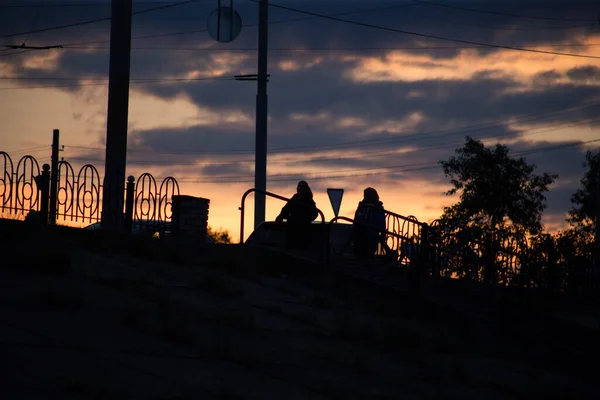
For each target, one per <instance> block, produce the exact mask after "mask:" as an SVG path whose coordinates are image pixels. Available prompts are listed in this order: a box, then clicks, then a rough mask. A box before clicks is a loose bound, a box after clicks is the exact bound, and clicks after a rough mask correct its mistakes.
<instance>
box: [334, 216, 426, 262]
mask: <svg viewBox="0 0 600 400" xmlns="http://www.w3.org/2000/svg"><path fill="white" fill-rule="evenodd" d="M337 221H346V222H350V223H351V224H352V225H355V224H360V225H363V226H367V227H373V228H374V226H372V225H371V224H369V223H367V222H364V221H355V220H353V219H352V218H348V217H343V216H341V215H340V216H337V217H334V218H332V219H331V220H330V221H329V223H328V228H327V230H328V232H329V240H327V244H326V246H327V247H326V249H327V250H326V254H327V264H328V265H329V264H331V254H332V250H333V249H332V245H331V226H332V224H334V223H336V222H337ZM382 233H384V234H385V235H386V237H385V241H384V242H380V243H378V245H383V244H386V247H387V248H384V249H385V251H386V252H391V253H394V252H395V253H396V254H397V256H398V261H400V260H402V259H403V258H404V257H406V256H407V255H406V254H404V251H405V250H404V248H403V246H402V244H401V243H409V244H411V245H413V244H415V242H414V240H413V238H412V237H408V236H404V235H402V234H399V233H396V232H390V231H388V230H386V231H384V232H382ZM350 235H352V230H351V231H350ZM390 238H393V239H395V240H394V243H399V245H398V246H397V247H390V246H389V245H387V243H389V239H390ZM351 239H352V238H351V237H349V238H348V240H347V242H350V240H351Z"/></svg>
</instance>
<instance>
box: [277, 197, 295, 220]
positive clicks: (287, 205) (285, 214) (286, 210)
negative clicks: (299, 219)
mask: <svg viewBox="0 0 600 400" xmlns="http://www.w3.org/2000/svg"><path fill="white" fill-rule="evenodd" d="M295 200H296V195H293V196H292V198H291V199H290V200H289V201H288V202H287V203H285V206H283V208H282V209H281V212H280V213H279V215H278V216H277V218H276V219H275V221H276V222H281V221H283V220H284V219H288V217H289V216H290V208H291V205H290V203H292V202H293V201H295Z"/></svg>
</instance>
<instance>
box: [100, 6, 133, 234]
mask: <svg viewBox="0 0 600 400" xmlns="http://www.w3.org/2000/svg"><path fill="white" fill-rule="evenodd" d="M132 8H133V6H132V0H112V2H111V22H110V66H109V76H108V114H107V121H106V159H105V165H104V185H103V189H102V229H108V230H122V229H123V221H124V216H123V203H124V196H125V168H126V165H127V123H128V114H129V73H130V62H131V17H132Z"/></svg>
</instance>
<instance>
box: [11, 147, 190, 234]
mask: <svg viewBox="0 0 600 400" xmlns="http://www.w3.org/2000/svg"><path fill="white" fill-rule="evenodd" d="M55 179H56V181H55V182H52V176H51V174H50V166H49V165H48V164H44V165H43V166H41V167H40V164H39V163H38V161H37V160H36V159H35V158H34V157H32V156H29V155H26V156H23V157H21V158H20V159H19V160H18V161H16V162H14V161H13V160H12V158H11V157H10V155H9V154H8V153H6V152H2V151H0V212H2V213H8V214H14V215H17V214H22V215H27V214H29V213H30V212H31V211H35V212H39V213H42V214H44V213H46V212H47V214H48V215H49V216H50V223H54V222H55V221H56V220H61V221H63V222H66V223H68V222H71V223H73V222H74V223H82V224H94V223H99V222H100V220H101V217H102V191H103V179H101V178H100V174H99V172H98V169H97V168H96V167H95V166H94V165H91V164H85V165H83V166H82V167H81V168H80V169H79V170H76V169H74V168H73V166H72V165H71V164H70V163H69V162H68V161H60V162H58V164H57V174H56V177H55ZM53 185H55V187H56V190H55V191H52V190H50V188H51V187H52V186H53ZM53 193H56V194H55V196H56V198H55V199H52V198H50V197H51V196H53ZM179 194H180V193H179V184H178V183H177V180H176V179H175V178H173V177H170V176H169V177H166V178H164V179H163V180H162V181H160V183H158V182H157V180H156V178H155V177H154V176H153V175H151V174H149V173H143V174H141V175H140V176H139V177H138V178H137V179H135V177H133V176H130V177H129V178H128V181H127V183H126V188H125V196H126V198H125V203H124V204H125V205H126V207H125V210H124V217H125V221H129V224H130V226H129V227H128V226H126V229H130V228H131V227H134V228H135V226H136V225H140V224H145V225H160V224H163V225H164V224H166V223H168V222H169V221H170V219H171V204H172V197H173V196H176V195H179ZM51 204H56V209H55V210H52V209H46V210H45V209H44V208H46V207H51V206H50V205H51ZM127 205H129V207H127Z"/></svg>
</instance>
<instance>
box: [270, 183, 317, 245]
mask: <svg viewBox="0 0 600 400" xmlns="http://www.w3.org/2000/svg"><path fill="white" fill-rule="evenodd" d="M318 215H319V213H318V211H317V205H316V204H315V201H314V200H313V193H312V190H311V189H310V187H309V186H308V183H306V181H300V182H298V186H297V188H296V193H295V194H294V195H293V196H292V198H291V199H290V200H289V201H288V202H287V203H286V204H285V206H283V208H282V209H281V212H280V213H279V215H278V216H277V218H276V219H275V222H277V223H278V224H279V223H281V222H282V221H283V220H284V219H285V220H286V221H287V222H286V235H285V243H286V247H287V248H288V249H296V250H305V249H306V247H307V245H308V238H309V236H310V225H311V223H312V221H314V220H315V219H316V218H317V216H318Z"/></svg>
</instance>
